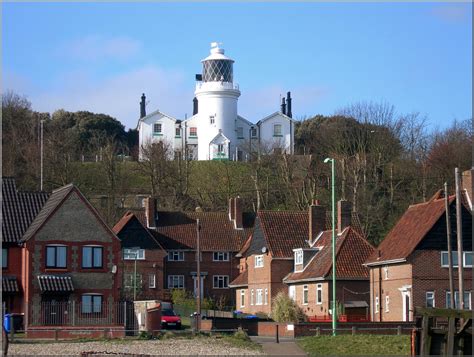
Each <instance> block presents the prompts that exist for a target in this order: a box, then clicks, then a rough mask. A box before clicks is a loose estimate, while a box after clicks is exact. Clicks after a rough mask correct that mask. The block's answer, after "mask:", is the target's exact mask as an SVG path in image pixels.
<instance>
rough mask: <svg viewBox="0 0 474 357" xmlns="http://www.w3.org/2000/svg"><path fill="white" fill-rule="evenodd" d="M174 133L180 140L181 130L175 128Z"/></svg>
mask: <svg viewBox="0 0 474 357" xmlns="http://www.w3.org/2000/svg"><path fill="white" fill-rule="evenodd" d="M174 132H175V134H174V135H175V136H176V137H178V138H180V137H181V128H175V131H174Z"/></svg>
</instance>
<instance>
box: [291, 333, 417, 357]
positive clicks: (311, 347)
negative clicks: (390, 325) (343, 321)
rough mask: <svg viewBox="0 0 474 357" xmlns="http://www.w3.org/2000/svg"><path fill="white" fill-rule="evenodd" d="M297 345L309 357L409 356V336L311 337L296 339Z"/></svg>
mask: <svg viewBox="0 0 474 357" xmlns="http://www.w3.org/2000/svg"><path fill="white" fill-rule="evenodd" d="M297 343H298V344H299V346H300V347H301V348H302V349H303V350H304V351H305V352H306V353H307V354H308V355H310V356H335V355H337V356H350V355H351V356H354V355H366V356H367V355H374V356H390V355H391V356H393V355H398V356H408V355H409V354H410V336H396V335H357V336H352V335H340V336H318V337H316V336H312V337H303V338H301V339H298V340H297Z"/></svg>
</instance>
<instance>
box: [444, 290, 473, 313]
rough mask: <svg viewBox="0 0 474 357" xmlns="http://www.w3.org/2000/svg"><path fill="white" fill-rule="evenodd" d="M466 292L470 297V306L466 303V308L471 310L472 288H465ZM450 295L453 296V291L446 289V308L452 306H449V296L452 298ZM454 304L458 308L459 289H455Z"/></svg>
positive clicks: (468, 300) (468, 301)
mask: <svg viewBox="0 0 474 357" xmlns="http://www.w3.org/2000/svg"><path fill="white" fill-rule="evenodd" d="M464 294H468V299H467V303H468V306H466V305H464V310H470V309H471V306H472V300H471V299H472V294H471V291H470V290H464ZM450 296H451V292H450V291H446V308H450V307H449V298H450ZM463 299H464V296H463ZM454 306H455V308H456V309H458V308H459V290H455V291H454Z"/></svg>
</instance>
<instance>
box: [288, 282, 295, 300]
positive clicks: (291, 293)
mask: <svg viewBox="0 0 474 357" xmlns="http://www.w3.org/2000/svg"><path fill="white" fill-rule="evenodd" d="M288 295H289V296H290V298H291V299H292V300H293V301H296V286H294V285H290V287H289V288H288Z"/></svg>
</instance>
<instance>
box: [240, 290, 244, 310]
mask: <svg viewBox="0 0 474 357" xmlns="http://www.w3.org/2000/svg"><path fill="white" fill-rule="evenodd" d="M240 307H245V290H244V289H241V290H240Z"/></svg>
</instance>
